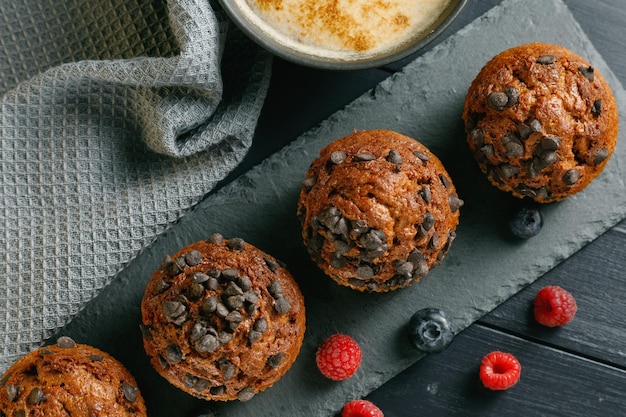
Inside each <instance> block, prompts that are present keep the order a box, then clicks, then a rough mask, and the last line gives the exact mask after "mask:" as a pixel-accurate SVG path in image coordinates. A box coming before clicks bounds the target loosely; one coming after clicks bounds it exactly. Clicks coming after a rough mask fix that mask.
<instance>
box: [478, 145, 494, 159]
mask: <svg viewBox="0 0 626 417" xmlns="http://www.w3.org/2000/svg"><path fill="white" fill-rule="evenodd" d="M490 156H493V145H491V144H487V145H485V146H483V147H481V148H480V149H478V151H476V159H478V161H479V162H483V161H485V159H487V158H488V157H490Z"/></svg>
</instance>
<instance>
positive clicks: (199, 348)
mask: <svg viewBox="0 0 626 417" xmlns="http://www.w3.org/2000/svg"><path fill="white" fill-rule="evenodd" d="M219 347H220V342H219V341H218V340H217V337H216V336H215V335H213V334H205V335H204V336H202V337H201V338H200V339H198V340H196V341H195V342H194V344H193V348H194V349H195V350H196V352H199V353H203V352H215V351H216V350H217V348H219Z"/></svg>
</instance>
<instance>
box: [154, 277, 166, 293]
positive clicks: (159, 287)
mask: <svg viewBox="0 0 626 417" xmlns="http://www.w3.org/2000/svg"><path fill="white" fill-rule="evenodd" d="M169 287H170V284H168V283H167V282H165V280H163V279H159V280H158V281H157V282H156V283H155V284H154V289H153V290H152V295H159V294H162V293H163V292H165V291H166V290H167V289H168V288H169Z"/></svg>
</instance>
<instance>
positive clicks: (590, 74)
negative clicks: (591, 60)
mask: <svg viewBox="0 0 626 417" xmlns="http://www.w3.org/2000/svg"><path fill="white" fill-rule="evenodd" d="M578 72H580V73H581V74H582V76H583V77H585V78H586V79H587V80H589V81H591V82H593V80H594V78H595V76H594V69H593V67H578Z"/></svg>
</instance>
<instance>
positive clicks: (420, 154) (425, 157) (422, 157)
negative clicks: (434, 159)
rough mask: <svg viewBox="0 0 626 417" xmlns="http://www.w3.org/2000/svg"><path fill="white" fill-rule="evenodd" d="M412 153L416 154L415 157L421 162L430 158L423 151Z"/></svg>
mask: <svg viewBox="0 0 626 417" xmlns="http://www.w3.org/2000/svg"><path fill="white" fill-rule="evenodd" d="M413 155H415V156H417V158H418V159H419V160H420V161H422V162H428V161H429V160H430V156H428V155H427V154H426V153H424V152H420V151H413Z"/></svg>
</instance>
